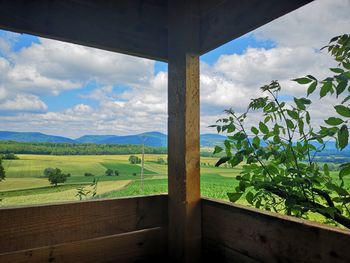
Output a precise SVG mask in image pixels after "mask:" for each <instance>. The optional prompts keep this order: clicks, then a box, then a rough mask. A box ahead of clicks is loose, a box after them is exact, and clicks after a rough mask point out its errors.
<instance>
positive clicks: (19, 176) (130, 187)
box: [0, 154, 240, 207]
mask: <svg viewBox="0 0 350 263" xmlns="http://www.w3.org/2000/svg"><path fill="white" fill-rule="evenodd" d="M129 156H130V155H74V156H70V155H64V156H55V155H30V154H23V155H18V157H19V160H4V161H3V162H4V163H3V164H4V168H5V170H6V174H7V177H6V180H5V181H3V182H1V183H0V199H2V201H1V202H0V206H1V207H7V206H17V205H29V204H39V203H53V202H63V201H75V200H76V201H77V200H78V197H77V196H76V193H77V188H78V187H86V188H87V189H88V188H89V187H90V186H89V185H90V184H91V182H92V180H93V178H97V179H98V184H97V192H96V197H95V198H111V197H123V196H134V195H146V194H155V193H165V192H167V165H166V164H160V163H158V162H157V160H158V159H160V158H162V159H163V160H166V158H167V156H166V155H164V154H147V155H145V171H144V174H145V176H144V177H145V180H144V189H143V190H141V187H140V185H141V182H140V172H141V167H140V165H136V164H130V163H129V161H128V158H129ZM215 162H216V158H212V157H202V158H201V176H202V178H201V188H202V194H203V195H204V196H208V197H213V198H220V199H227V196H226V193H227V192H228V191H230V189H233V187H234V186H235V184H236V182H235V179H234V176H235V175H237V174H238V173H239V170H240V169H239V168H225V167H220V168H217V167H214V164H215ZM47 167H52V168H60V169H61V170H62V171H63V172H65V173H70V174H71V176H70V177H69V178H68V180H67V181H66V182H65V183H64V184H61V185H58V186H57V187H53V186H51V185H50V184H49V181H48V180H47V178H44V176H43V171H44V169H45V168H47ZM106 169H112V170H117V171H118V172H119V175H118V176H106V175H105V171H106ZM86 172H89V173H92V174H94V175H95V176H94V177H86V176H84V173H86Z"/></svg>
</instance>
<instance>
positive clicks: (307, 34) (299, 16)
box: [254, 0, 350, 49]
mask: <svg viewBox="0 0 350 263" xmlns="http://www.w3.org/2000/svg"><path fill="white" fill-rule="evenodd" d="M349 14H350V0H316V1H313V2H311V3H310V4H308V5H305V6H303V7H301V8H299V9H297V10H296V11H294V12H292V13H290V14H287V15H285V16H283V17H281V18H278V19H276V20H275V21H273V22H272V23H269V24H267V25H265V26H263V27H261V28H259V29H257V30H255V31H254V34H255V35H256V36H258V37H259V38H262V39H269V40H273V41H275V42H277V44H278V45H279V46H287V47H299V46H303V47H312V48H316V49H319V48H320V47H322V46H323V45H326V44H327V43H328V41H329V40H330V39H331V38H332V37H334V36H337V35H342V34H345V33H349V28H350V16H349Z"/></svg>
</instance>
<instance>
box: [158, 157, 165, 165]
mask: <svg viewBox="0 0 350 263" xmlns="http://www.w3.org/2000/svg"><path fill="white" fill-rule="evenodd" d="M156 163H157V164H165V160H164V159H163V158H158V159H157V161H156Z"/></svg>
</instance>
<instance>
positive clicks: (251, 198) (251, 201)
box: [245, 192, 254, 205]
mask: <svg viewBox="0 0 350 263" xmlns="http://www.w3.org/2000/svg"><path fill="white" fill-rule="evenodd" d="M245 199H246V200H247V201H248V203H249V204H251V205H252V204H253V199H254V194H253V193H252V192H248V193H247V194H246V195H245Z"/></svg>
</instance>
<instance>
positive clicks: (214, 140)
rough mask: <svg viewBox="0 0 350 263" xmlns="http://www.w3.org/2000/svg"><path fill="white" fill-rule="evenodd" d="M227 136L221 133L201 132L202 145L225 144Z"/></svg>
mask: <svg viewBox="0 0 350 263" xmlns="http://www.w3.org/2000/svg"><path fill="white" fill-rule="evenodd" d="M225 140H226V136H223V135H220V134H201V147H214V146H215V145H220V144H223V143H224V141H225Z"/></svg>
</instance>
